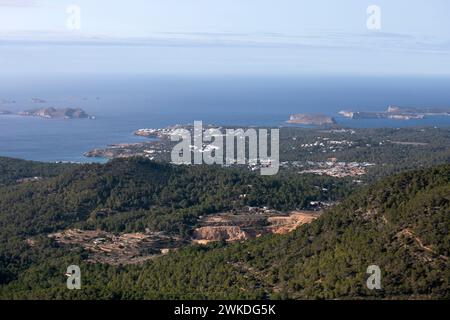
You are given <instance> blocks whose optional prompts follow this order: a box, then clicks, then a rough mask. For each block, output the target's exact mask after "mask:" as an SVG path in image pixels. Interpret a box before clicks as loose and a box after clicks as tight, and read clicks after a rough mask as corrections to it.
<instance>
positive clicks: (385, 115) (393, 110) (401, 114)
mask: <svg viewBox="0 0 450 320" xmlns="http://www.w3.org/2000/svg"><path fill="white" fill-rule="evenodd" d="M339 114H340V115H342V116H343V117H346V118H350V119H393V120H411V119H418V120H420V119H424V118H425V117H427V116H450V108H431V107H423V108H412V107H398V106H389V107H388V108H387V110H386V111H381V112H370V111H346V110H344V111H340V112H339Z"/></svg>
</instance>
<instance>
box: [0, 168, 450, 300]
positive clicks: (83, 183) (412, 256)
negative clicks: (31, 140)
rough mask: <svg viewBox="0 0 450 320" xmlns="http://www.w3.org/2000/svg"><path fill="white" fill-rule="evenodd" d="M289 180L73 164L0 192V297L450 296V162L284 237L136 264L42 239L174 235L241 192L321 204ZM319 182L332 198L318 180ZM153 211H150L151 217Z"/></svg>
mask: <svg viewBox="0 0 450 320" xmlns="http://www.w3.org/2000/svg"><path fill="white" fill-rule="evenodd" d="M191 169H192V170H191ZM280 179H285V180H280ZM305 179H313V178H312V177H305ZM314 179H315V178H314ZM149 181H150V182H149ZM300 181H302V180H298V179H295V180H290V179H289V177H284V178H281V177H279V178H269V179H265V178H264V179H263V178H261V177H259V176H252V175H251V174H249V173H244V172H243V171H227V170H223V169H219V168H204V167H197V168H189V170H188V169H187V168H183V167H171V166H169V165H159V164H154V163H151V162H147V161H144V160H131V161H130V160H128V161H114V162H112V163H110V164H108V165H88V166H83V167H79V168H77V169H75V171H73V172H71V173H67V174H63V175H61V176H59V177H57V178H54V179H50V180H48V181H45V182H39V183H40V184H39V187H36V185H37V184H36V183H33V184H29V185H21V186H18V187H17V186H15V187H12V189H11V188H9V189H8V188H7V189H3V190H2V196H1V200H0V210H1V211H0V214H1V222H0V223H1V228H2V246H1V250H2V252H1V255H0V259H1V260H0V261H1V273H0V277H1V278H0V279H1V283H2V285H1V287H0V297H1V298H46V299H50V298H64V299H75V298H84V299H97V298H98V299H110V298H114V299H131V298H133V299H149V298H152V299H157V298H197V299H205V298H272V299H276V298H292V299H300V298H307V299H312V298H329V299H331V298H368V297H378V298H449V297H450V271H449V270H450V263H449V261H448V256H449V253H450V236H449V229H450V217H449V212H450V165H443V166H439V167H435V168H432V169H426V170H420V171H413V172H406V173H403V174H400V175H396V176H393V177H390V178H387V179H384V180H382V181H380V182H378V183H377V184H375V185H373V186H371V187H370V188H366V189H364V190H360V191H359V192H357V193H355V194H354V195H352V196H350V197H349V198H348V199H347V200H345V201H344V202H343V203H341V204H340V205H338V206H336V207H334V208H333V209H331V210H329V211H327V212H326V213H325V214H324V215H322V216H321V217H320V218H319V219H317V220H316V221H315V222H313V223H311V224H309V225H305V226H302V227H300V228H299V229H297V230H296V231H295V232H293V233H291V234H288V235H283V236H280V235H267V236H263V237H261V238H259V239H255V240H250V241H246V242H243V243H235V244H231V245H230V244H225V243H216V244H211V245H209V246H188V247H186V248H184V249H180V250H178V251H176V252H172V253H169V254H168V255H166V256H163V257H159V258H155V259H153V260H151V261H147V262H146V263H144V264H141V265H131V266H109V265H102V264H91V263H87V262H86V261H85V258H86V252H84V251H83V250H82V249H80V248H76V247H67V246H58V245H57V244H55V243H54V242H53V241H52V240H51V239H48V238H47V237H46V236H45V234H46V233H47V232H50V231H53V230H55V229H59V228H64V227H68V226H73V225H80V226H82V227H86V228H88V227H100V228H107V229H112V230H122V229H139V228H141V227H143V226H152V227H154V228H163V229H168V230H172V231H173V232H178V231H180V229H182V228H180V227H175V228H173V227H172V226H173V225H174V224H175V225H176V223H180V225H189V223H191V220H190V218H189V217H195V215H196V214H200V212H201V211H204V210H207V209H209V210H210V211H215V210H221V209H223V208H224V207H227V208H230V203H235V204H236V205H237V204H238V202H239V201H238V200H236V198H235V197H236V196H237V195H239V194H240V193H242V192H251V190H243V189H242V188H246V187H248V185H252V189H253V188H255V191H253V194H252V196H251V197H250V198H249V199H248V200H245V201H249V202H251V203H258V204H259V203H261V204H263V203H269V202H270V201H271V202H270V203H271V205H272V206H274V207H277V206H278V207H280V208H288V207H291V206H293V205H295V206H301V205H302V203H303V202H302V201H304V199H306V198H307V199H312V198H320V197H322V196H323V195H320V194H317V193H314V192H315V191H313V190H317V188H310V187H309V188H308V187H307V186H308V185H309V186H311V185H318V181H313V180H310V181H303V182H300ZM327 183H329V184H327ZM322 185H326V186H327V187H328V188H330V190H333V183H331V182H327V180H324V181H322ZM198 188H203V189H201V191H199V189H198ZM341 190H342V189H341ZM169 191H170V192H169ZM264 191H265V192H264ZM152 195H157V196H154V197H152ZM328 196H331V195H328ZM305 197H306V198H305ZM331 197H333V196H331ZM336 197H337V195H336ZM44 199H45V200H44ZM237 199H239V197H238V198H237ZM230 200H233V201H234V202H233V201H231V202H230ZM236 201H237V202H236ZM291 201H292V202H291ZM15 203H16V204H15ZM169 203H170V206H169V205H168V204H169ZM103 207H108V208H109V210H111V215H110V216H108V217H106V218H104V217H102V218H101V219H100V221H97V219H96V217H95V212H98V211H96V210H98V209H99V208H103ZM136 208H141V209H142V210H137V211H135V210H136ZM155 209H157V210H160V211H157V212H158V214H155V215H153V212H154V211H153V210H155ZM196 210H198V211H196ZM93 212H94V213H93ZM191 212H194V214H193V216H191ZM93 215H94V217H93ZM115 217H117V218H115ZM149 217H151V218H149ZM167 217H170V218H167ZM180 218H181V220H180ZM116 219H117V220H116ZM166 219H168V220H166ZM194 220H195V219H194ZM194 220H192V221H194ZM155 221H157V222H155ZM165 221H166V222H165ZM180 221H182V222H180ZM175 222H176V223H175ZM122 225H123V226H124V227H121V226H122ZM27 230H28V231H27ZM30 230H31V231H30ZM186 232H188V231H186ZM28 233H29V234H28ZM30 235H34V236H35V239H36V244H35V245H33V246H31V247H30V246H28V245H27V244H26V242H25V240H26V238H27V237H28V236H30ZM70 264H79V265H80V267H81V270H82V279H83V280H82V281H83V288H82V290H76V291H70V290H67V289H66V287H65V277H64V275H63V274H64V272H65V268H66V267H67V266H68V265H70ZM374 264H375V265H378V266H379V267H380V268H381V270H382V290H379V291H377V290H375V291H371V290H368V289H367V288H366V277H367V275H366V269H367V267H368V266H369V265H374Z"/></svg>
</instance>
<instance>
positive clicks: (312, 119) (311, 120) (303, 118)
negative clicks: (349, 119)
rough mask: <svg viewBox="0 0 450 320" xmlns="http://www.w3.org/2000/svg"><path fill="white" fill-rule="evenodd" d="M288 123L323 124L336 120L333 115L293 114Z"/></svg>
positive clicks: (333, 122) (332, 122)
mask: <svg viewBox="0 0 450 320" xmlns="http://www.w3.org/2000/svg"><path fill="white" fill-rule="evenodd" d="M287 123H291V124H304V125H314V126H323V125H328V124H335V123H336V121H335V120H334V119H333V118H332V117H329V116H326V115H323V114H293V115H291V117H290V118H289V120H288V121H287Z"/></svg>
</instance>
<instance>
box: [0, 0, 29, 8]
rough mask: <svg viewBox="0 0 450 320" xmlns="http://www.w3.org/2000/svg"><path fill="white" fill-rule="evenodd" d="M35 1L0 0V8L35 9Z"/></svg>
mask: <svg viewBox="0 0 450 320" xmlns="http://www.w3.org/2000/svg"><path fill="white" fill-rule="evenodd" d="M37 5H38V3H37V0H0V7H16V8H17V7H36V6H37Z"/></svg>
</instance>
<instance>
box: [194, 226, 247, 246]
mask: <svg viewBox="0 0 450 320" xmlns="http://www.w3.org/2000/svg"><path fill="white" fill-rule="evenodd" d="M193 238H194V242H196V241H199V242H200V243H207V242H212V241H222V240H225V241H242V240H247V239H249V238H250V236H249V235H248V234H247V233H246V232H245V231H243V230H242V229H241V228H240V227H238V226H220V227H201V228H197V229H195V231H194V234H193Z"/></svg>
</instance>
